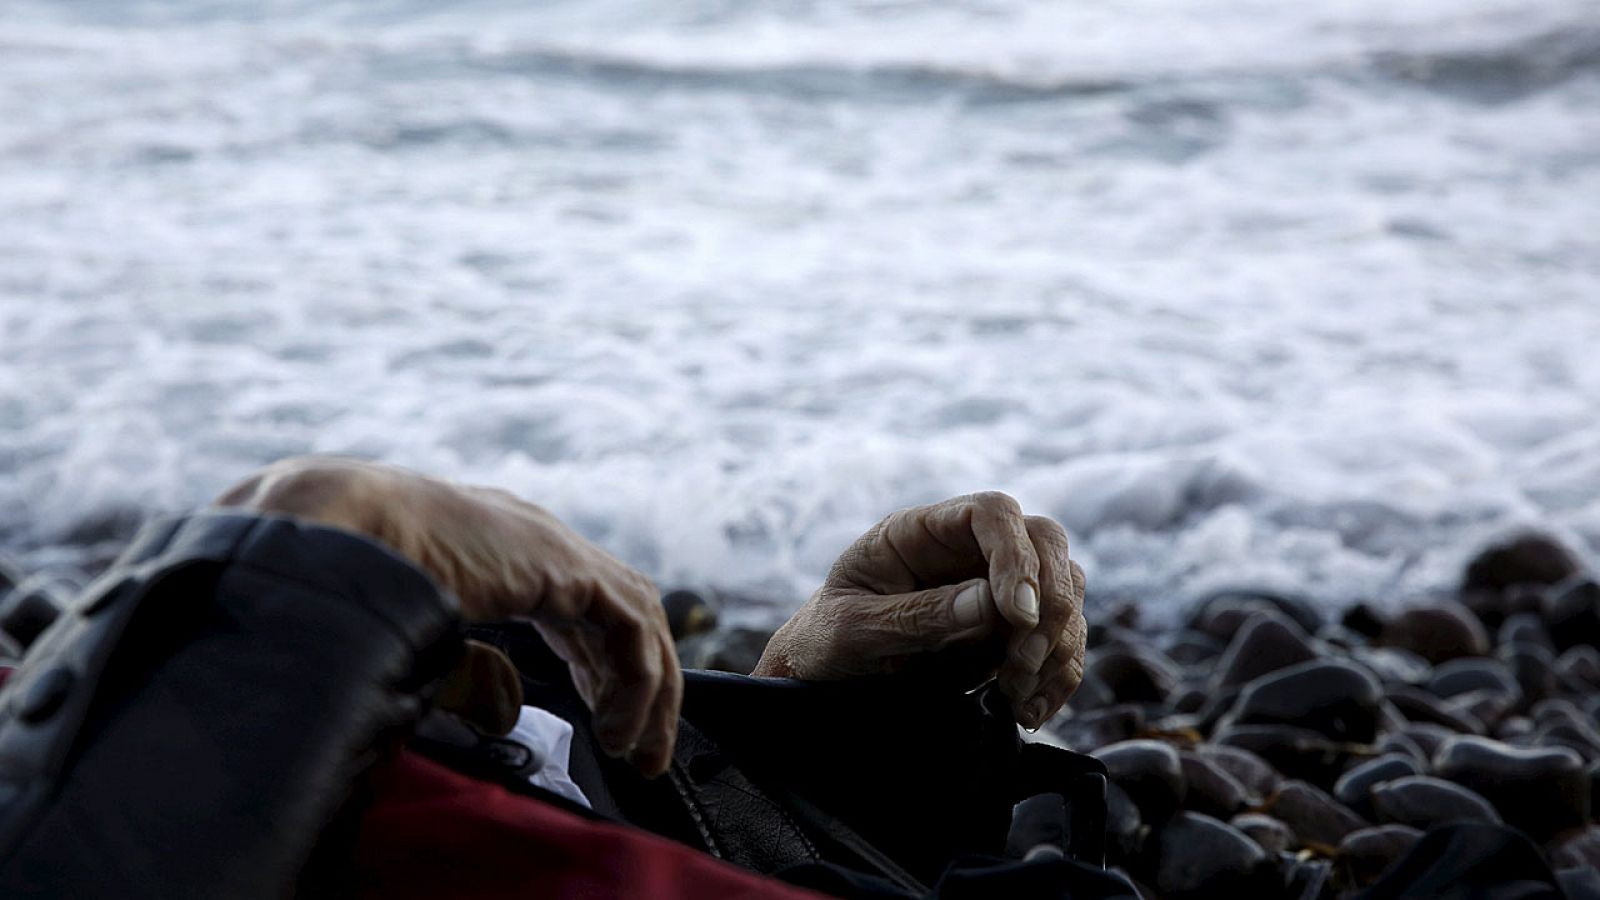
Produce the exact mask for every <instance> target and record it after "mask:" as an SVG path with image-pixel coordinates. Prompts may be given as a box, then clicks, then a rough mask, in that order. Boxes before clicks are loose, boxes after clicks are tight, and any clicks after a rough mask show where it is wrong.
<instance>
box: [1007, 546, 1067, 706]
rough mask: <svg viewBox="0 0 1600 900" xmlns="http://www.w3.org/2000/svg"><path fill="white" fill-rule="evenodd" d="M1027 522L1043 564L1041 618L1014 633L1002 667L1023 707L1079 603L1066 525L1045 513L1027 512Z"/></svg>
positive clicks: (1014, 696)
mask: <svg viewBox="0 0 1600 900" xmlns="http://www.w3.org/2000/svg"><path fill="white" fill-rule="evenodd" d="M1023 525H1024V527H1025V528H1026V530H1027V533H1028V540H1029V542H1030V543H1031V544H1032V545H1033V548H1034V552H1035V555H1036V558H1037V559H1038V564H1039V570H1038V571H1039V599H1040V602H1039V621H1038V624H1037V625H1036V626H1034V628H1032V629H1031V630H1028V631H1020V630H1019V631H1018V632H1016V633H1015V634H1014V635H1013V636H1012V638H1011V640H1010V641H1009V642H1008V651H1009V652H1008V655H1007V660H1006V664H1005V665H1004V666H1002V668H1001V671H1000V680H1001V688H1002V689H1003V690H1005V692H1006V693H1007V694H1008V695H1009V696H1011V698H1012V700H1013V701H1014V702H1015V703H1017V704H1018V709H1019V710H1020V709H1022V708H1023V707H1024V706H1026V703H1027V701H1028V700H1029V699H1031V696H1032V694H1033V692H1034V691H1035V690H1037V688H1038V685H1039V682H1040V681H1042V680H1043V679H1044V677H1045V674H1046V673H1045V672H1044V667H1045V661H1046V660H1047V659H1049V657H1050V654H1051V653H1053V652H1054V651H1055V648H1056V644H1057V643H1058V642H1059V641H1060V640H1061V636H1062V634H1063V627H1064V626H1065V624H1066V622H1067V619H1068V618H1070V617H1071V616H1072V615H1073V614H1074V612H1075V611H1076V608H1077V606H1078V605H1079V601H1078V600H1077V596H1076V592H1075V589H1074V585H1073V580H1072V571H1071V561H1070V560H1069V559H1068V557H1067V533H1066V531H1065V529H1063V528H1062V527H1061V526H1060V525H1059V524H1058V523H1056V522H1055V521H1054V520H1053V519H1048V518H1045V517H1044V516H1027V517H1026V518H1024V520H1023Z"/></svg>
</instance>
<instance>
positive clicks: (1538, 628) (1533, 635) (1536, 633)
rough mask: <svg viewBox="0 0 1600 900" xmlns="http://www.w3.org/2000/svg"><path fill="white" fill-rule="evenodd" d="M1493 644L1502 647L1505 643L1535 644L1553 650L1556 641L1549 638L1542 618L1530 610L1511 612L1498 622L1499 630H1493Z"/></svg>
mask: <svg viewBox="0 0 1600 900" xmlns="http://www.w3.org/2000/svg"><path fill="white" fill-rule="evenodd" d="M1494 642H1495V646H1498V647H1504V646H1506V645H1507V644H1537V645H1538V646H1540V647H1543V648H1545V649H1546V650H1549V651H1551V652H1552V653H1553V652H1555V649H1556V642H1555V641H1553V640H1551V639H1550V629H1548V628H1546V627H1545V625H1544V619H1542V618H1540V617H1539V616H1538V615H1537V614H1535V613H1531V612H1519V613H1512V614H1511V615H1509V616H1507V617H1506V620H1505V621H1504V622H1501V623H1500V629H1499V631H1497V632H1495V638H1494Z"/></svg>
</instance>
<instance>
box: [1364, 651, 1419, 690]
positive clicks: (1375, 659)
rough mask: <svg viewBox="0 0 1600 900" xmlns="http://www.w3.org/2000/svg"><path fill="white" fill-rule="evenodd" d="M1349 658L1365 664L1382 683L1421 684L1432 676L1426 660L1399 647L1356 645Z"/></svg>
mask: <svg viewBox="0 0 1600 900" xmlns="http://www.w3.org/2000/svg"><path fill="white" fill-rule="evenodd" d="M1350 658H1351V659H1352V660H1353V661H1355V662H1357V663H1360V664H1361V665H1363V666H1366V667H1367V669H1369V670H1370V671H1371V672H1372V674H1374V675H1376V676H1378V680H1379V681H1382V682H1383V683H1384V684H1386V685H1388V684H1411V685H1417V684H1423V683H1425V682H1427V680H1428V679H1429V678H1431V677H1433V666H1430V665H1428V661H1427V660H1425V659H1423V658H1422V657H1420V656H1418V655H1417V654H1415V653H1412V652H1411V651H1410V650H1402V649H1400V648H1399V647H1356V648H1354V649H1352V650H1351V651H1350Z"/></svg>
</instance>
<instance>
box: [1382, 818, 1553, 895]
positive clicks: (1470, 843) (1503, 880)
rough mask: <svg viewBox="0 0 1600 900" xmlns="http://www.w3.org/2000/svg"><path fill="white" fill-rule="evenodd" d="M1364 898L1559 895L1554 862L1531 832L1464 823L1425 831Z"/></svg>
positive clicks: (1484, 824) (1485, 824) (1479, 823)
mask: <svg viewBox="0 0 1600 900" xmlns="http://www.w3.org/2000/svg"><path fill="white" fill-rule="evenodd" d="M1360 896H1361V897H1362V898H1363V900H1391V898H1402V897H1436V898H1439V900H1560V898H1562V897H1564V896H1565V895H1564V894H1563V892H1562V890H1561V888H1560V886H1559V883H1558V882H1557V880H1556V876H1555V873H1554V872H1552V871H1551V870H1550V864H1549V863H1547V862H1545V859H1544V857H1543V856H1542V855H1540V853H1539V848H1538V847H1535V846H1534V844H1533V842H1532V841H1530V840H1529V839H1528V838H1527V836H1526V835H1524V834H1523V833H1522V832H1520V831H1517V830H1515V829H1513V828H1507V827H1505V826H1504V825H1490V824H1487V823H1482V822H1463V823H1459V824H1456V825H1447V826H1444V827H1441V828H1435V829H1433V830H1432V831H1429V832H1428V833H1427V834H1425V835H1423V837H1422V840H1420V841H1417V843H1416V846H1414V847H1412V848H1411V851H1410V852H1409V853H1407V854H1406V855H1405V856H1403V857H1401V858H1400V861H1399V862H1397V863H1395V865H1394V867H1393V868H1391V869H1390V870H1389V871H1388V872H1387V873H1386V874H1385V875H1384V876H1383V878H1381V879H1379V880H1378V883H1377V884H1374V885H1373V886H1372V887H1370V888H1368V889H1367V890H1366V891H1365V892H1364V893H1362V894H1361V895H1360Z"/></svg>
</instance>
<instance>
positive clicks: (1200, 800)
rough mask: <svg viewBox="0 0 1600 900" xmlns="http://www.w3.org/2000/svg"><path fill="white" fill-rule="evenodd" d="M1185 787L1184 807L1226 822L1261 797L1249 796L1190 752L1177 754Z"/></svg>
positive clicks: (1215, 767) (1234, 781)
mask: <svg viewBox="0 0 1600 900" xmlns="http://www.w3.org/2000/svg"><path fill="white" fill-rule="evenodd" d="M1178 758H1179V759H1178V761H1179V765H1180V766H1181V767H1182V768H1183V780H1184V784H1185V786H1186V793H1185V798H1186V799H1185V800H1184V806H1185V807H1187V808H1188V809H1191V810H1194V811H1195V812H1197V813H1204V814H1206V815H1208V816H1214V817H1216V818H1218V819H1229V818H1231V817H1233V816H1234V815H1235V814H1237V813H1239V812H1240V811H1241V810H1243V809H1244V808H1245V807H1247V806H1255V805H1256V804H1258V803H1260V802H1261V797H1260V796H1259V795H1256V794H1252V793H1251V792H1250V791H1249V789H1247V788H1246V787H1245V786H1244V785H1242V784H1240V783H1239V780H1238V779H1237V778H1234V777H1233V776H1232V775H1229V774H1228V773H1227V771H1225V770H1224V769H1223V768H1222V767H1221V766H1219V765H1217V764H1216V763H1214V762H1212V761H1211V760H1209V759H1207V758H1205V757H1203V756H1200V755H1199V754H1197V753H1193V752H1191V751H1184V752H1182V753H1180V754H1178Z"/></svg>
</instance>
